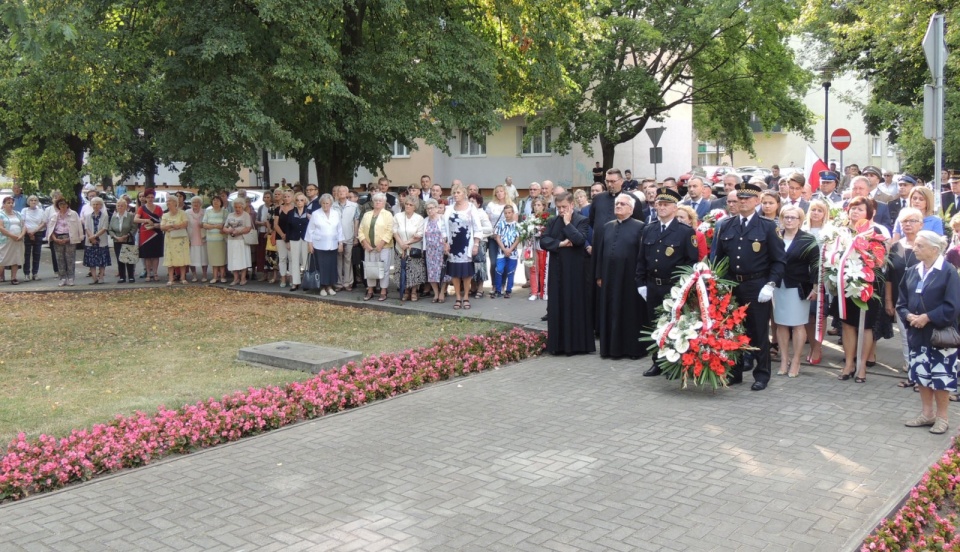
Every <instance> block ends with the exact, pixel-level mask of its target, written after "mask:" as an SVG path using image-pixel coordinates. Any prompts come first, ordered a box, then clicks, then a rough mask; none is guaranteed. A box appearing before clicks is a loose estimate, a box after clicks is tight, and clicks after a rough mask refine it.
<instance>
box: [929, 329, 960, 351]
mask: <svg viewBox="0 0 960 552" xmlns="http://www.w3.org/2000/svg"><path fill="white" fill-rule="evenodd" d="M930 345H931V346H932V347H933V348H934V349H958V348H960V332H957V329H956V328H955V327H953V326H946V327H944V328H934V329H933V335H931V336H930Z"/></svg>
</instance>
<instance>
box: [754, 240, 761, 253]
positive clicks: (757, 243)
mask: <svg viewBox="0 0 960 552" xmlns="http://www.w3.org/2000/svg"><path fill="white" fill-rule="evenodd" d="M753 252H754V253H759V252H760V242H753Z"/></svg>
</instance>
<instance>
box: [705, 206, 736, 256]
mask: <svg viewBox="0 0 960 552" xmlns="http://www.w3.org/2000/svg"><path fill="white" fill-rule="evenodd" d="M729 216H730V215H728V214H727V212H726V211H724V210H723V209H714V210H713V211H710V212H709V213H707V214H706V215H704V217H703V220H702V221H701V222H700V226H698V227H697V231H698V232H701V233H703V235H704V237H705V238H706V239H707V248H708V249H709V248H710V247H711V246H713V235H714V234H715V233H716V230H715V229H716V226H717V223H718V222H720V221H721V220H723V219H725V218H728V217H729Z"/></svg>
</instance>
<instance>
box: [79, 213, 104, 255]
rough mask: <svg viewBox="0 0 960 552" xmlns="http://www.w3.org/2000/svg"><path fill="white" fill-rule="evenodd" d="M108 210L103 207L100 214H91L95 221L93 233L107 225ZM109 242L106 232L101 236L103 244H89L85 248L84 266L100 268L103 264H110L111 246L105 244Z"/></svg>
mask: <svg viewBox="0 0 960 552" xmlns="http://www.w3.org/2000/svg"><path fill="white" fill-rule="evenodd" d="M106 212H107V211H106V209H103V210H101V211H100V214H99V215H95V214H91V215H90V219H91V220H92V221H93V228H91V234H94V233H96V232H99V231H100V230H101V229H103V227H104V226H106V225H107V223H108V220H107V215H106V214H105V213H106ZM106 243H107V235H106V234H104V235H102V236H100V244H101V245H88V246H86V247H85V248H84V249H83V266H86V267H88V268H99V267H103V266H110V248H109V247H107V246H106V245H105V244H106Z"/></svg>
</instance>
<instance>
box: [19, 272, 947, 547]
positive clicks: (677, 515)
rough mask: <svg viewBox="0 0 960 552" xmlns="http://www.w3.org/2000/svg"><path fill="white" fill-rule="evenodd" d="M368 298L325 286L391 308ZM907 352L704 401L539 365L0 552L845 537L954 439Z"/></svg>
mask: <svg viewBox="0 0 960 552" xmlns="http://www.w3.org/2000/svg"><path fill="white" fill-rule="evenodd" d="M43 283H44V282H41V283H38V284H30V285H29V286H28V285H21V286H19V287H18V288H15V289H17V291H27V290H29V289H30V288H31V287H36V288H39V287H41V286H40V284H43ZM86 287H88V288H89V287H90V286H86ZM94 287H95V288H99V287H101V286H94ZM259 287H260V285H248V286H246V288H252V289H257V288H259ZM74 289H79V286H78V287H77V288H74ZM274 289H276V288H271V291H272V290H274ZM8 290H10V288H5V289H3V291H8ZM359 298H360V296H359V294H357V293H354V294H342V293H341V294H338V295H337V296H336V297H335V299H336V300H337V301H338V302H348V303H357V304H364V305H368V306H372V305H376V306H377V307H382V306H383V305H384V304H383V303H380V304H378V303H377V302H376V301H373V302H372V303H363V302H362V301H359ZM387 303H389V304H391V305H392V306H391V308H400V307H399V302H398V301H396V300H393V301H388V302H387ZM414 305H415V306H416V308H418V309H424V307H426V309H429V310H433V309H434V308H436V307H444V306H443V305H432V304H428V303H424V302H423V301H420V302H418V303H416V304H414ZM406 306H413V305H411V304H409V303H407V304H405V307H404V308H406ZM450 306H451V305H450V303H449V301H448V303H447V304H446V306H445V307H446V308H445V309H444V310H443V312H445V313H446V312H448V309H449V308H450ZM437 310H439V309H437ZM460 313H461V314H470V315H472V316H483V317H484V318H490V319H499V320H511V319H514V320H518V321H520V322H523V323H531V324H539V323H540V322H539V316H540V315H541V314H542V313H543V310H542V304H540V303H536V302H528V301H526V293H517V295H515V296H514V298H513V299H511V300H509V301H505V300H488V299H483V300H478V301H475V302H474V308H473V309H471V311H470V312H469V313H463V312H462V311H461V312H460ZM897 354H898V351H897V350H895V349H894V348H893V347H892V345H885V346H884V348H883V349H882V350H881V353H880V355H881V356H880V361H881V365H880V366H878V367H877V368H875V369H873V371H872V372H871V374H870V377H869V378H868V382H867V383H866V384H862V385H861V384H854V383H852V381H851V382H839V381H837V380H836V378H835V375H836V371H835V370H833V369H829V368H825V367H824V365H821V367H805V368H804V372H803V374H802V376H801V377H800V378H798V379H787V378H778V377H775V378H774V379H773V381H772V382H771V386H770V387H769V388H768V389H767V390H766V391H763V392H751V391H750V390H749V388H748V387H746V386H738V387H735V388H733V389H730V390H728V391H721V392H718V393H716V394H714V393H707V392H701V391H696V390H686V391H681V390H679V389H677V386H676V384H675V383H673V382H668V381H666V380H664V379H661V378H643V377H641V376H640V373H641V371H642V370H643V369H644V368H645V367H646V366H645V365H646V361H643V362H642V363H636V362H610V361H604V360H602V359H600V358H599V357H598V356H596V355H591V356H585V357H573V358H566V357H564V358H552V357H545V358H538V359H533V360H530V361H526V362H523V363H519V364H515V365H511V366H506V367H503V368H501V369H499V370H496V371H492V372H488V373H484V374H479V375H474V376H471V377H468V378H461V379H458V380H454V381H452V382H449V383H446V384H442V385H436V386H433V387H430V388H427V389H425V390H422V391H420V392H416V393H412V394H409V395H404V396H400V397H397V398H394V399H392V400H388V401H382V402H379V403H375V404H373V405H370V406H368V407H364V408H361V409H357V410H353V411H349V412H345V413H342V414H338V415H335V416H330V417H327V418H323V419H319V420H315V421H312V422H308V423H303V424H300V425H297V426H294V427H290V428H287V429H284V430H280V431H275V432H272V433H269V434H265V435H262V436H259V437H255V438H251V439H247V440H244V441H242V442H239V443H235V444H232V445H228V446H223V447H218V448H214V449H210V450H207V451H203V452H200V453H195V454H191V455H187V456H183V457H179V458H173V459H170V460H167V461H165V462H162V463H159V464H155V465H152V466H149V467H146V468H141V469H137V470H132V471H128V472H124V473H121V474H117V475H114V476H111V477H106V478H101V479H99V480H95V481H93V482H90V483H87V484H84V485H79V486H75V487H71V488H69V489H66V490H63V491H60V492H57V493H51V494H47V495H42V496H39V497H35V498H32V499H28V500H25V501H22V502H19V503H13V504H6V505H3V506H0V543H3V544H2V546H0V549H3V550H56V551H68V550H97V551H99V550H123V551H127V550H177V551H183V550H224V551H228V550H233V551H239V550H363V551H367V550H465V551H473V550H475V551H489V550H555V551H565V550H625V551H628V550H817V551H822V550H830V551H833V550H854V549H856V548H857V545H858V543H859V542H860V540H861V539H862V538H863V537H864V536H865V535H866V534H867V533H868V532H869V531H870V530H871V529H872V527H873V526H874V525H875V524H876V523H877V522H878V521H879V520H880V518H881V517H883V516H884V515H886V514H887V513H888V512H889V511H890V509H891V508H892V507H894V506H895V505H896V504H897V502H898V501H899V500H900V499H901V498H902V497H903V496H904V495H905V494H906V492H907V490H908V489H909V488H910V487H911V486H912V485H913V484H914V483H915V482H916V481H917V480H918V478H919V477H920V476H921V474H922V473H923V471H924V470H925V469H926V468H927V467H928V466H929V465H930V464H931V463H932V462H934V461H935V460H936V459H937V458H938V457H939V456H940V454H941V453H942V451H943V450H944V449H945V448H946V447H947V446H948V445H949V437H948V436H940V437H937V436H933V435H930V434H929V433H927V432H926V431H924V430H909V429H907V428H904V427H903V421H904V420H906V419H907V418H908V417H910V416H912V415H914V414H915V413H916V411H917V408H918V404H919V400H918V397H917V395H916V394H914V393H911V392H910V391H905V390H901V389H898V388H896V387H894V383H895V381H896V380H895V379H894V378H891V377H882V374H883V373H892V371H891V370H890V369H889V368H888V367H884V366H883V365H884V364H891V365H898V364H899V362H897V361H896V358H897ZM826 355H827V356H826V357H825V358H826V359H827V361H829V362H834V363H835V362H836V361H838V360H839V353H837V352H836V351H835V350H833V349H831V350H829V351H828V352H827V353H826ZM891 359H892V360H891ZM884 361H888V362H884ZM748 380H749V378H748ZM952 421H953V423H954V426H956V423H957V421H958V417H956V416H954V417H953V420H952Z"/></svg>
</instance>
